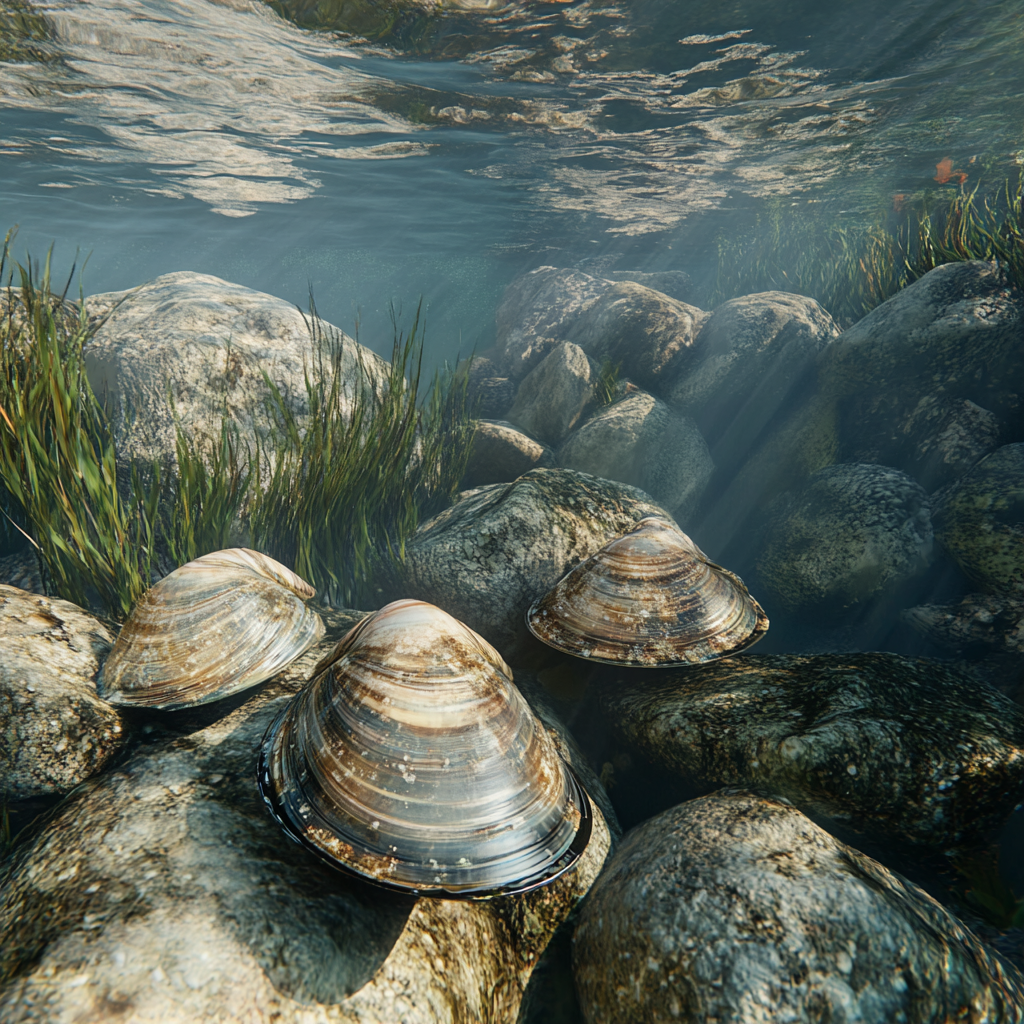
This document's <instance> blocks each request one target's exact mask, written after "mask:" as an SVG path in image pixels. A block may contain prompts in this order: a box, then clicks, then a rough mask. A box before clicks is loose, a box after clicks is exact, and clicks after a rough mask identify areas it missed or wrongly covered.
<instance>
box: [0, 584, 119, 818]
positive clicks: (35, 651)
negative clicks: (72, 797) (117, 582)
mask: <svg viewBox="0 0 1024 1024" xmlns="http://www.w3.org/2000/svg"><path fill="white" fill-rule="evenodd" d="M113 643H114V637H113V636H112V635H111V633H110V631H109V630H108V629H107V628H106V626H104V625H103V624H102V623H101V622H100V621H99V620H98V619H94V618H93V617H92V616H91V615H89V614H88V613H87V612H84V611H82V609H81V608H79V607H78V606H77V605H74V604H71V603H70V602H69V601H58V600H55V599H51V598H48V597H41V596H39V595H38V594H30V593H27V592H25V591H23V590H18V589H17V588H16V587H9V586H0V651H2V653H0V793H2V794H3V795H4V796H5V797H7V798H8V799H11V800H24V799H27V798H30V797H38V796H45V795H48V794H51V793H66V792H67V791H68V790H70V789H74V787H75V786H77V785H78V784H79V783H80V782H82V781H83V780H85V779H87V778H89V777H90V776H92V775H95V774H96V772H98V771H99V770H100V769H101V768H102V767H103V766H104V765H105V764H106V763H107V762H108V761H109V760H110V759H111V758H112V757H114V755H115V754H117V753H118V752H119V751H120V749H121V747H122V746H123V744H124V741H125V727H124V724H123V722H122V721H121V716H120V715H119V714H118V713H117V712H116V711H115V710H114V709H113V708H112V707H111V706H110V705H109V704H107V703H106V702H105V701H102V700H100V699H99V697H97V696H96V673H97V672H98V671H99V666H100V662H101V661H102V659H103V658H104V656H105V655H106V654H107V652H108V651H109V650H110V648H111V646H112V645H113Z"/></svg>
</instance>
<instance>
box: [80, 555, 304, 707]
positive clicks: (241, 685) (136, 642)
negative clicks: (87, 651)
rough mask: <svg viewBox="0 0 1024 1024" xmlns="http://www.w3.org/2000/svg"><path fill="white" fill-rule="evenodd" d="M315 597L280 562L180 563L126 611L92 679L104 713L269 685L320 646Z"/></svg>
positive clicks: (213, 558) (256, 558)
mask: <svg viewBox="0 0 1024 1024" xmlns="http://www.w3.org/2000/svg"><path fill="white" fill-rule="evenodd" d="M315 593H316V592H315V591H314V590H313V588H312V587H311V586H310V585H309V584H308V583H306V582H305V581H304V580H302V579H301V578H300V577H298V576H296V575H295V573H293V572H292V571H291V570H290V569H286V568H285V567H284V566H283V565H281V564H280V562H275V561H274V559H272V558H270V557H268V556H267V555H262V554H260V553H259V552H258V551H250V550H248V549H247V548H229V549H228V550H226V551H215V552H213V553H212V554H209V555H203V556H202V558H197V559H195V560H194V561H191V562H187V563H186V564H185V565H183V566H181V567H180V568H179V569H175V570H174V572H172V573H170V574H168V575H167V576H165V577H164V578H163V579H162V580H160V582H159V583H156V584H155V585H154V586H153V587H152V588H150V590H148V591H147V592H146V594H145V596H144V597H143V598H142V600H141V601H139V603H138V604H137V605H136V606H135V608H134V609H132V613H131V615H130V616H129V618H128V621H127V622H126V623H125V624H124V627H123V628H122V629H121V632H120V634H119V635H118V638H117V642H116V643H115V644H114V648H113V650H112V651H111V652H110V654H109V656H108V657H107V660H106V662H104V664H103V667H102V669H101V671H100V675H99V678H98V679H97V683H96V685H97V689H98V691H99V695H100V696H101V697H102V698H103V699H104V700H106V701H109V702H110V703H111V704H128V705H136V706H141V707H149V708H160V709H163V710H174V709H178V708H185V707H191V706H193V705H195V704H206V703H208V702H210V701H214V700H220V699H221V698H222V697H227V696H230V695H231V694H233V693H238V692H239V691H240V690H244V689H246V688H247V687H250V686H255V685H256V684H257V683H261V682H263V681H264V680H265V679H269V678H270V677H271V676H273V675H276V674H277V673H278V672H280V671H281V669H283V668H284V667H285V666H287V665H289V664H290V663H291V662H293V661H294V660H295V659H296V658H298V657H299V656H300V655H301V654H302V653H303V652H304V651H306V650H308V649H309V647H311V646H312V645H313V644H314V643H316V641H317V640H319V639H320V637H322V636H323V633H324V626H323V622H321V620H320V616H319V615H317V614H316V612H315V611H313V610H312V609H311V608H309V607H307V605H306V603H305V602H306V601H307V600H309V598H311V597H313V596H314V594H315Z"/></svg>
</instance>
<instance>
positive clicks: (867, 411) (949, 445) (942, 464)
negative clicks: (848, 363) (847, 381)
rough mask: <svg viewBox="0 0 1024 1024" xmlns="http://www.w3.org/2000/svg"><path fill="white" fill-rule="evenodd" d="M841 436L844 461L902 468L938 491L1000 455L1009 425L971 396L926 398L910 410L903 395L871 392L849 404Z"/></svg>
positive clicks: (846, 405) (929, 487)
mask: <svg viewBox="0 0 1024 1024" xmlns="http://www.w3.org/2000/svg"><path fill="white" fill-rule="evenodd" d="M883 404H884V405H885V408H880V406H882V405H883ZM869 406H870V407H869ZM841 433H842V459H843V461H844V462H877V463H882V464H884V465H887V466H896V467H898V468H899V469H902V470H904V471H905V472H907V473H909V474H910V475H911V476H912V477H913V478H914V479H915V480H917V482H918V483H919V484H921V486H922V487H924V488H925V490H927V491H932V490H934V489H935V488H937V487H942V486H945V485H946V484H948V483H950V482H951V481H952V480H955V479H956V478H957V477H959V476H962V475H963V474H964V473H966V472H967V471H968V470H969V469H970V468H971V467H972V466H973V465H974V464H975V463H976V462H978V460H979V459H982V458H984V457H985V456H986V455H988V454H989V452H992V451H995V449H996V448H998V447H999V442H1000V438H1001V436H1002V433H1003V425H1002V423H1001V422H1000V420H999V418H998V417H997V416H996V415H995V413H993V412H991V411H990V410H988V409H983V408H982V407H981V406H980V405H977V404H976V403H974V402H972V401H971V400H970V399H969V398H955V397H953V398H951V397H944V396H942V395H924V396H923V397H922V398H920V399H919V400H918V402H917V404H916V405H915V406H913V407H912V408H904V404H903V401H902V399H901V397H900V396H899V395H892V394H890V395H888V400H887V401H885V400H884V399H883V398H882V397H880V396H878V395H876V394H874V393H872V392H867V393H865V395H864V396H862V397H861V398H858V399H856V400H854V401H850V402H847V403H845V405H844V411H843V419H842V424H841Z"/></svg>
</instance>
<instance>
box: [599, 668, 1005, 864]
mask: <svg viewBox="0 0 1024 1024" xmlns="http://www.w3.org/2000/svg"><path fill="white" fill-rule="evenodd" d="M602 679H603V682H602V687H601V702H602V708H603V710H604V711H605V713H606V714H607V716H608V717H609V719H610V720H611V721H612V722H613V723H615V725H616V727H617V728H618V729H619V730H620V732H621V735H622V736H623V737H624V738H625V739H626V740H627V742H629V743H631V744H634V745H635V746H636V747H638V748H639V749H640V750H641V752H642V753H643V754H645V755H646V756H647V757H649V758H650V759H651V760H653V761H656V762H658V763H660V764H662V765H664V766H666V767H667V768H669V769H670V770H672V771H674V772H678V773H679V774H680V775H682V776H684V777H685V778H686V779H687V780H689V781H691V782H692V783H694V784H696V785H698V786H700V787H709V786H716V785H741V786H752V787H755V788H758V789H763V790H765V791H767V792H771V793H775V794H778V795H780V796H784V797H786V798H787V799H789V800H792V801H793V803H795V804H796V805H797V806H798V807H801V808H803V809H804V810H806V811H807V812H808V813H814V814H820V815H824V816H826V817H829V818H832V819H835V820H837V821H840V822H842V823H843V824H845V825H848V826H851V827H853V828H855V829H857V830H861V831H864V832H867V833H869V834H870V835H872V836H873V837H877V838H881V839H883V840H888V841H902V842H911V843H920V844H928V845H931V846H937V847H947V846H950V845H954V844H958V843H965V842H969V841H971V840H972V839H977V838H978V837H979V836H980V835H982V834H983V833H984V832H985V831H986V829H989V828H992V827H993V826H995V825H998V824H999V823H1000V822H1001V821H1002V820H1003V818H1005V817H1006V815H1008V814H1009V813H1010V811H1011V810H1012V808H1013V806H1014V804H1015V803H1017V802H1018V801H1019V800H1020V796H1021V788H1022V786H1024V709H1022V708H1020V707H1019V706H1018V705H1016V704H1015V703H1014V702H1013V701H1011V700H1010V699H1009V698H1007V697H1005V696H1004V695H1003V694H1001V693H999V692H998V691H996V690H994V689H992V688H991V687H988V686H986V685H985V684H983V683H979V682H978V681H977V680H975V679H973V678H970V677H967V676H963V675H960V674H958V673H956V672H954V671H951V670H950V669H949V668H947V667H946V666H945V665H944V664H943V663H942V662H938V661H929V660H925V659H912V658H904V657H902V656H900V655H897V654H822V655H811V656H798V655H790V654H769V655H747V656H743V657H736V658H724V659H722V660H721V661H716V662H709V663H708V664H706V665H698V666H693V667H689V668H684V669H675V670H666V671H663V672H656V673H650V672H648V673H644V672H639V671H636V670H634V671H632V672H630V671H629V670H620V671H617V672H616V671H615V670H608V671H607V673H606V674H605V675H604V676H603V677H602Z"/></svg>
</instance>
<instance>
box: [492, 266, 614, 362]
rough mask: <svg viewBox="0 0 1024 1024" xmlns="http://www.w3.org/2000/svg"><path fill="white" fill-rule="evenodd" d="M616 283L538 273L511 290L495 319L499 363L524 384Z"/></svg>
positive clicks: (554, 271)
mask: <svg viewBox="0 0 1024 1024" xmlns="http://www.w3.org/2000/svg"><path fill="white" fill-rule="evenodd" d="M609 287H610V282H608V281H605V280H602V279H601V278H598V277H591V276H590V275H589V274H583V273H580V272H579V271H578V270H559V269H558V268H557V267H537V269H536V270H531V271H530V272H529V273H526V274H521V275H520V276H519V277H517V278H516V279H515V280H514V281H513V282H512V283H511V284H510V285H509V286H508V288H506V289H505V294H504V296H503V297H502V300H501V304H500V305H499V306H498V309H497V311H496V312H495V314H494V321H495V330H496V348H497V350H498V352H499V353H500V357H499V362H500V363H501V364H502V365H503V366H504V368H505V369H506V370H507V371H508V373H509V375H510V376H511V378H512V379H513V380H514V381H519V380H522V378H523V377H525V376H526V374H528V373H529V372H530V370H532V369H533V368H534V367H535V366H536V365H537V364H538V363H539V362H540V361H541V360H542V359H543V358H544V357H545V356H546V355H547V354H548V352H550V351H551V349H553V348H554V347H555V345H557V344H558V343H559V342H560V341H564V340H565V339H566V336H567V334H568V332H569V329H570V328H571V327H572V325H573V323H574V322H575V321H576V318H577V317H578V316H579V315H580V313H581V312H582V311H583V310H584V309H586V308H587V307H588V306H589V305H590V304H591V303H592V302H594V300H595V299H597V297H598V296H599V295H600V294H601V293H602V292H603V291H605V290H606V289H607V288H609Z"/></svg>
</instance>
